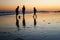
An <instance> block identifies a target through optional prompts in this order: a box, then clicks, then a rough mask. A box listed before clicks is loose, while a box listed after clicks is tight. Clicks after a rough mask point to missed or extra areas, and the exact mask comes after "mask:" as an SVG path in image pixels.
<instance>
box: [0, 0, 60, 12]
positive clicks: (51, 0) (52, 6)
mask: <svg viewBox="0 0 60 40" xmlns="http://www.w3.org/2000/svg"><path fill="white" fill-rule="evenodd" d="M18 5H19V11H21V10H22V7H23V5H25V7H26V11H33V7H36V9H37V10H38V11H41V10H47V11H55V10H60V0H0V11H15V9H16V7H17V6H18Z"/></svg>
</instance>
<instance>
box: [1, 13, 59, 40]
mask: <svg viewBox="0 0 60 40" xmlns="http://www.w3.org/2000/svg"><path fill="white" fill-rule="evenodd" d="M0 14H1V13H0ZM18 16H20V19H19V18H18V17H17V18H18V21H19V22H18V24H16V15H5V16H0V40H60V13H51V12H50V13H37V18H35V17H34V18H33V13H30V14H29V13H28V14H25V17H24V18H23V15H22V14H19V15H18ZM18 26H19V27H18Z"/></svg>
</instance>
